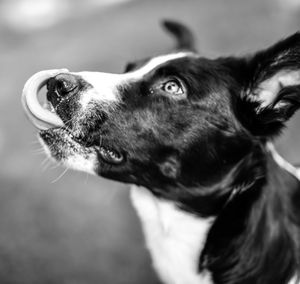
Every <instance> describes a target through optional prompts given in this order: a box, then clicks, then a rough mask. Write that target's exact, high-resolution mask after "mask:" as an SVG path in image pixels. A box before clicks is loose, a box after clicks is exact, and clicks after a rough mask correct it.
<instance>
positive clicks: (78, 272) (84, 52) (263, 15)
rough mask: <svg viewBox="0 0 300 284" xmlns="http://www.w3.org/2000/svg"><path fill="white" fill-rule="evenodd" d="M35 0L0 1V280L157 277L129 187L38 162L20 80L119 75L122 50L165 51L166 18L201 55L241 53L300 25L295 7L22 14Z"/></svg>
mask: <svg viewBox="0 0 300 284" xmlns="http://www.w3.org/2000/svg"><path fill="white" fill-rule="evenodd" d="M53 1H54V0H53ZM25 2H26V3H27V6H26V5H25V6H24V5H23V4H24V3H25ZM34 2H35V1H33V0H30V1H29V0H28V1H21V0H19V1H17V0H15V1H13V0H10V1H9V0H7V1H3V0H2V1H0V90H1V92H0V160H1V163H0V283H1V284H3V283H13V284H16V283H22V284H27V283H28V284H35V283H39V284H40V283H55V284H56V283H59V284H92V283H102V284H106V283H111V284H118V283H128V284H129V283H130V284H134V283H136V284H137V283H157V282H158V280H157V279H156V277H155V274H154V272H153V271H152V269H151V264H150V259H149V256H148V254H147V252H146V250H145V245H144V242H143V237H142V234H141V229H140V226H139V221H138V219H137V217H136V215H135V213H134V211H133V209H132V207H131V205H130V202H129V198H128V190H127V186H124V185H121V184H118V183H114V182H110V181H106V180H103V179H99V178H96V177H92V176H87V175H86V174H84V173H79V172H73V171H71V170H69V171H68V172H66V173H65V174H64V175H63V177H61V178H59V177H60V175H61V174H62V173H63V172H64V168H62V167H59V166H58V167H57V166H54V165H53V164H49V163H48V161H45V156H44V155H43V154H40V153H39V150H38V149H39V148H40V147H39V145H38V144H37V143H36V141H37V139H36V130H35V129H34V128H33V127H32V126H31V125H30V123H29V122H28V121H27V120H26V118H25V116H24V114H23V112H22V109H21V104H20V95H21V91H22V87H23V85H24V83H25V81H26V80H27V79H28V78H29V77H30V76H31V75H32V74H33V73H35V72H37V71H40V70H43V69H51V68H61V67H66V68H69V69H70V70H74V71H80V70H90V71H93V70H98V71H106V72H116V73H118V72H122V70H123V68H124V65H125V63H126V62H127V61H129V60H132V59H139V58H143V57H145V56H149V55H156V54H160V53H164V52H166V51H168V50H170V49H171V48H172V47H173V42H172V40H171V38H170V37H169V36H168V35H166V34H165V33H164V32H163V31H162V29H161V28H160V27H159V22H160V20H161V19H163V18H170V19H177V20H180V21H182V22H184V23H185V24H187V25H189V26H190V27H191V28H192V30H193V31H194V32H195V34H196V35H197V37H198V47H199V50H200V52H201V53H202V54H203V55H207V56H211V57H214V56H219V55H229V54H239V55H241V54H245V53H249V52H252V51H255V50H258V49H261V48H264V47H266V46H268V45H270V44H272V43H274V42H276V41H277V40H278V39H280V38H282V37H285V36H287V35H289V34H291V33H293V32H295V31H297V30H298V29H299V27H300V20H299V19H300V18H299V16H300V5H294V4H295V3H296V2H297V1H292V0H290V1H284V0H282V1H273V0H272V1H271V0H264V1H262V0H252V1H241V0H226V1H222V0H215V1H209V0H207V1H204V0H201V1H200V0H199V1H192V0H189V1H187V0H185V1H182V0H178V1H175V0H174V1H170V0H164V1H155V0H151V1H128V2H124V3H121V4H116V5H106V6H103V5H100V4H104V2H103V1H101V0H99V1H95V0H94V1H92V0H89V1H70V0H69V1H67V0H65V1H63V0H61V1H56V2H55V1H54V2H55V3H56V4H55V3H54V2H53V3H54V4H53V3H52V4H53V5H54V6H53V7H54V10H53V11H52V14H51V13H50V14H47V13H46V14H41V15H39V14H38V12H36V13H35V14H34V15H35V16H30V15H31V14H30V13H31V12H32V9H34V7H35V5H34V4H33V5H32V3H34ZM41 2H43V0H38V1H36V5H38V4H37V3H41ZM48 2H49V3H50V2H51V0H49V1H46V2H45V3H46V4H47V3H48ZM106 2H107V3H109V4H112V2H113V1H111V2H109V1H106ZM46 4H45V5H46ZM14 5H15V6H14ZM22 5H23V6H24V7H23V6H22ZM30 5H31V6H30ZM39 5H40V4H39ZM20 7H21V8H20ZM22 7H23V8H22ZM17 8H18V9H21V10H18V9H17ZM22 9H23V10H22ZM26 9H27V10H28V9H29V11H27V10H26ZM26 11H27V12H26ZM18 13H19V14H18ZM26 13H27V14H26ZM26 15H27V16H26ZM28 15H29V16H28ZM34 17H37V21H36V22H35V23H31V22H30V21H31V20H32V21H33V20H34V19H35V18H34ZM51 17H53V21H52V18H51ZM49 21H50V23H49ZM51 21H52V22H51ZM299 122H300V115H297V116H295V118H294V119H293V120H291V121H290V122H289V128H288V129H287V130H286V131H285V134H284V136H283V137H282V138H281V139H280V140H279V142H278V143H277V145H278V149H279V150H280V152H281V153H282V154H283V155H284V156H285V157H286V158H287V159H288V160H289V161H291V162H293V163H300V152H299V147H298V145H299V141H300V134H299ZM299 206H300V204H299Z"/></svg>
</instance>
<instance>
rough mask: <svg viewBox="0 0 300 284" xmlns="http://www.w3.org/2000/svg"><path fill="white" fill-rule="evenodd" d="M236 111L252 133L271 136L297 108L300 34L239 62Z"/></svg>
mask: <svg viewBox="0 0 300 284" xmlns="http://www.w3.org/2000/svg"><path fill="white" fill-rule="evenodd" d="M235 67H237V68H235V73H236V74H235V77H238V81H239V82H241V83H242V85H243V88H242V89H243V91H242V93H241V96H240V97H239V100H238V102H237V104H236V111H237V113H238V115H239V117H240V119H241V121H242V123H243V124H245V126H246V127H247V128H248V129H249V130H250V131H251V132H252V134H254V135H256V136H262V137H266V138H267V137H272V136H274V135H276V134H278V133H279V132H280V130H281V129H282V128H283V127H284V125H285V122H286V121H287V120H288V119H289V118H290V117H291V116H292V115H293V114H294V113H295V111H296V110H297V109H298V108H299V107H300V33H296V34H294V35H292V36H290V37H288V38H286V39H285V40H283V41H280V42H279V43H277V44H275V45H273V46H271V47H270V48H268V49H266V50H263V51H261V52H258V53H256V54H255V55H253V56H251V57H249V58H247V59H246V60H244V61H243V62H242V63H241V61H240V62H239V64H237V65H236V66H235Z"/></svg>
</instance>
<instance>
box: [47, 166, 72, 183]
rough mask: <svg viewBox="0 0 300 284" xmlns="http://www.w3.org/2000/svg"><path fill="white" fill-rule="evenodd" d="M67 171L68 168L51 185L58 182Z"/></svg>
mask: <svg viewBox="0 0 300 284" xmlns="http://www.w3.org/2000/svg"><path fill="white" fill-rule="evenodd" d="M68 170H69V168H65V169H64V171H63V172H62V173H61V174H60V175H59V176H58V177H57V178H55V179H54V180H53V181H51V183H55V182H57V181H59V180H60V179H61V178H62V177H63V176H64V175H65V174H66V173H67V171H68Z"/></svg>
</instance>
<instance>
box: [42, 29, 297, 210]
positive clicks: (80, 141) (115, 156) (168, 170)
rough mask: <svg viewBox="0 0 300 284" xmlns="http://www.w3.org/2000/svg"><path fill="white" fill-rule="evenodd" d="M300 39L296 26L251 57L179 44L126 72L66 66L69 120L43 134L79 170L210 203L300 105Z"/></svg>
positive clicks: (62, 85)
mask: <svg viewBox="0 0 300 284" xmlns="http://www.w3.org/2000/svg"><path fill="white" fill-rule="evenodd" d="M299 47H300V36H299V35H298V34H296V35H294V36H293V37H291V38H289V39H287V40H285V41H283V42H280V43H279V44H277V45H275V46H273V47H271V48H270V49H268V50H266V51H263V52H260V53H258V54H256V55H254V56H252V57H247V58H220V59H216V60H210V59H205V58H203V57H200V56H199V55H197V54H196V53H194V52H176V53H171V54H168V55H162V56H158V57H154V58H151V59H149V60H145V61H142V62H139V63H137V64H132V63H131V64H129V65H128V67H127V68H126V72H125V73H123V74H107V73H98V72H79V73H72V72H64V73H60V74H58V75H56V76H54V77H52V78H51V79H50V80H49V81H48V85H47V86H48V94H47V98H48V101H49V102H50V103H51V105H52V110H53V112H55V113H56V115H58V116H59V117H60V119H61V120H62V121H63V123H64V126H63V127H59V128H58V127H53V128H50V129H46V130H42V131H41V132H40V137H41V139H42V141H43V144H44V145H45V147H46V149H47V151H48V152H49V154H50V155H51V156H52V157H53V158H54V159H55V160H57V161H60V162H63V163H64V164H66V165H67V166H70V167H72V168H75V169H79V170H83V171H88V172H92V173H96V174H98V175H100V176H103V177H106V178H109V179H113V180H118V181H122V182H126V183H133V184H137V185H142V186H145V187H147V188H149V189H150V190H151V191H153V192H154V193H155V194H157V195H160V196H163V197H165V198H170V199H173V200H175V201H177V202H179V203H180V202H181V203H183V204H184V205H186V204H188V203H192V201H191V200H192V199H193V198H194V196H195V195H197V196H202V197H203V203H207V202H208V200H210V199H209V198H208V197H211V196H212V195H214V196H215V195H217V196H222V193H221V192H220V190H221V189H220V188H221V186H216V185H221V184H223V185H224V180H226V181H229V180H230V178H228V176H230V175H232V172H233V171H234V170H235V169H236V167H237V165H238V164H239V163H240V162H241V161H242V160H243V158H244V157H246V156H247V155H248V154H249V153H250V152H251V151H252V149H253V147H254V146H255V145H256V144H257V143H258V141H259V143H260V142H263V141H265V140H267V139H269V138H270V137H273V136H274V135H276V134H277V133H278V132H279V131H280V130H281V128H282V126H283V125H284V122H285V121H286V120H287V119H288V118H289V117H290V116H291V115H292V114H293V113H294V112H295V110H296V109H297V108H298V107H299V103H300V94H299V83H300V72H299V69H298V68H299V66H300V61H299V60H298V59H299V55H300V53H299V51H298V49H299ZM224 186H225V185H224ZM226 186H228V184H226ZM224 198H225V195H224ZM206 206H208V207H209V205H207V204H206ZM204 207H205V206H204ZM209 208H210V209H207V211H206V212H204V211H205V210H204V211H203V212H202V213H203V214H206V215H207V214H211V213H212V212H214V210H215V209H212V207H209Z"/></svg>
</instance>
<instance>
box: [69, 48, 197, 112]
mask: <svg viewBox="0 0 300 284" xmlns="http://www.w3.org/2000/svg"><path fill="white" fill-rule="evenodd" d="M192 55H193V54H192V53H189V52H179V53H172V54H168V55H161V56H157V57H154V58H152V59H150V61H148V62H147V63H146V64H145V65H143V66H142V67H141V68H139V69H137V70H134V71H132V72H128V73H124V74H112V73H103V72H87V71H86V72H78V73H72V74H75V75H79V76H80V77H81V78H82V79H83V80H84V81H86V82H87V83H89V84H90V85H91V86H92V88H91V89H88V90H87V91H86V92H84V94H83V95H82V96H81V99H80V104H81V106H82V107H83V108H85V107H86V106H87V105H88V104H89V102H91V101H100V102H103V103H110V102H118V101H119V99H120V97H119V90H118V86H122V85H123V86H124V85H126V84H128V83H130V82H134V81H137V80H139V79H142V78H143V77H144V76H145V75H147V74H148V73H149V72H151V71H153V70H154V69H155V68H157V67H158V66H160V65H162V64H164V63H167V62H169V61H172V60H175V59H179V58H183V57H189V56H192Z"/></svg>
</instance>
